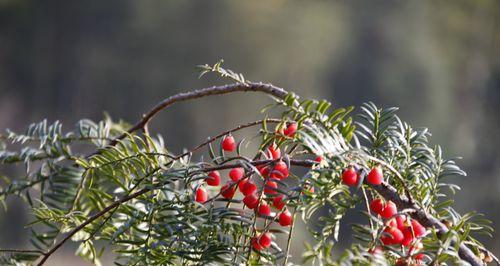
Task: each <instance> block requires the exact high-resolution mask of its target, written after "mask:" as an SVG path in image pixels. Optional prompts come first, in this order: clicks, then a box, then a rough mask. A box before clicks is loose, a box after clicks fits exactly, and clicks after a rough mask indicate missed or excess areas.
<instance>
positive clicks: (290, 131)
mask: <svg viewBox="0 0 500 266" xmlns="http://www.w3.org/2000/svg"><path fill="white" fill-rule="evenodd" d="M295 132H297V123H295V122H292V123H290V124H288V126H287V127H286V129H285V130H284V131H283V134H284V135H285V136H288V137H292V138H293V137H294V136H295Z"/></svg>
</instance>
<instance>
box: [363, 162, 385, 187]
mask: <svg viewBox="0 0 500 266" xmlns="http://www.w3.org/2000/svg"><path fill="white" fill-rule="evenodd" d="M366 181H367V182H368V183H370V184H372V185H380V184H382V181H384V176H383V175H382V168H380V166H376V167H373V169H372V170H371V171H370V173H368V176H367V177H366Z"/></svg>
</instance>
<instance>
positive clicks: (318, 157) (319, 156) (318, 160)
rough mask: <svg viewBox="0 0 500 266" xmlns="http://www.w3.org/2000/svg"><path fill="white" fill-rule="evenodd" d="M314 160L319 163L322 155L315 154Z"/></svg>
mask: <svg viewBox="0 0 500 266" xmlns="http://www.w3.org/2000/svg"><path fill="white" fill-rule="evenodd" d="M314 161H315V162H317V163H321V162H322V161H323V156H321V155H318V156H316V158H314Z"/></svg>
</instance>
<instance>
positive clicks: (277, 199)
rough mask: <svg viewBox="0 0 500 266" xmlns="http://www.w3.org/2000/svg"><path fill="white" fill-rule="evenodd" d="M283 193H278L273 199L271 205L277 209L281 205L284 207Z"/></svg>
mask: <svg viewBox="0 0 500 266" xmlns="http://www.w3.org/2000/svg"><path fill="white" fill-rule="evenodd" d="M284 197H285V196H284V195H279V196H277V197H275V198H274V199H273V206H274V207H275V208H276V209H278V210H282V209H283V207H285V201H283V198H284Z"/></svg>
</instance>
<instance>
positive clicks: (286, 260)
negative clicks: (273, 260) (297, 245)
mask: <svg viewBox="0 0 500 266" xmlns="http://www.w3.org/2000/svg"><path fill="white" fill-rule="evenodd" d="M296 212H297V209H294V210H293V214H292V224H291V225H290V232H289V233H288V239H287V241H286V251H285V260H284V261H283V266H286V263H287V262H288V253H289V252H290V246H291V245H292V234H293V228H294V225H295V213H296Z"/></svg>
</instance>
